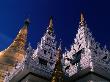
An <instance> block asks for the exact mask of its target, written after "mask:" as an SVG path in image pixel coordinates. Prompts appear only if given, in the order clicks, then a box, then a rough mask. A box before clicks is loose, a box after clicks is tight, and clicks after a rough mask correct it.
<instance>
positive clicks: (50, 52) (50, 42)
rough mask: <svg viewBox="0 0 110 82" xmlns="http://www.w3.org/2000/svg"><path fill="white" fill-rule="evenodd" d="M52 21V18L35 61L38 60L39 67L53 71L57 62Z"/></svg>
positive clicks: (36, 51) (35, 52) (35, 53)
mask: <svg viewBox="0 0 110 82" xmlns="http://www.w3.org/2000/svg"><path fill="white" fill-rule="evenodd" d="M52 21H53V20H52V17H50V22H49V26H48V28H47V31H46V33H45V34H44V36H43V37H42V38H41V42H40V43H39V44H38V46H37V49H36V50H35V51H34V54H33V59H34V60H36V61H37V63H38V64H39V65H41V66H43V67H45V68H48V69H51V70H53V69H54V66H55V60H56V54H55V52H56V42H55V34H54V31H53V23H52Z"/></svg>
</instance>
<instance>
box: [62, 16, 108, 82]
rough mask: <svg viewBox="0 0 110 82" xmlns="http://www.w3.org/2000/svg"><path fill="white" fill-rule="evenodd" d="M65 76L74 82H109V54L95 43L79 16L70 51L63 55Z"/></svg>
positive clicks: (82, 18) (83, 20) (82, 17)
mask: <svg viewBox="0 0 110 82" xmlns="http://www.w3.org/2000/svg"><path fill="white" fill-rule="evenodd" d="M63 57H64V61H65V62H64V63H65V66H64V69H65V73H66V75H67V76H69V77H70V78H71V80H72V81H75V82H99V81H104V82H109V81H110V77H109V76H110V52H109V51H108V50H107V49H106V48H101V47H100V44H99V43H98V42H95V40H94V38H93V37H92V34H91V32H90V31H89V29H88V28H87V24H86V21H85V19H84V16H83V14H81V18H80V22H79V28H78V33H77V34H76V38H75V39H74V43H73V45H71V50H70V51H66V52H65V53H64V54H63Z"/></svg>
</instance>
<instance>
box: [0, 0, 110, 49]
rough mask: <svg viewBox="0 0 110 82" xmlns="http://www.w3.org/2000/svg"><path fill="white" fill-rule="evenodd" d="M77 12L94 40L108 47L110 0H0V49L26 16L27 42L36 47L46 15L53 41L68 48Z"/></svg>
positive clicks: (109, 38)
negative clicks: (51, 27)
mask: <svg viewBox="0 0 110 82" xmlns="http://www.w3.org/2000/svg"><path fill="white" fill-rule="evenodd" d="M81 12H83V14H84V16H85V19H86V22H87V25H88V28H90V31H91V32H92V34H93V37H94V38H95V40H96V41H97V42H100V43H101V45H102V46H104V45H105V44H106V45H107V48H109V49H110V0H0V50H3V49H5V48H7V47H8V46H9V45H10V44H11V43H12V41H13V39H14V38H15V37H16V35H17V34H18V31H19V30H20V29H21V28H22V26H23V24H24V20H25V19H26V18H29V19H30V21H31V23H30V27H29V29H28V30H29V33H28V41H29V42H30V43H31V45H32V47H33V48H36V47H37V43H38V42H39V41H40V39H41V37H42V36H43V35H44V33H45V31H46V28H47V27H48V24H49V18H50V16H53V24H54V31H55V34H56V38H57V41H59V40H60V38H61V39H62V42H63V48H64V47H67V49H70V45H71V44H72V43H73V39H74V37H75V34H76V33H77V29H78V24H79V20H80V13H81Z"/></svg>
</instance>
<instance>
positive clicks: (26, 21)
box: [24, 18, 30, 26]
mask: <svg viewBox="0 0 110 82" xmlns="http://www.w3.org/2000/svg"><path fill="white" fill-rule="evenodd" d="M29 23H30V20H29V18H27V19H26V20H25V22H24V24H25V25H26V26H29Z"/></svg>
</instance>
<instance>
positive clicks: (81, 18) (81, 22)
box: [80, 13, 85, 26]
mask: <svg viewBox="0 0 110 82" xmlns="http://www.w3.org/2000/svg"><path fill="white" fill-rule="evenodd" d="M84 24H85V22H84V15H83V13H81V17H80V25H81V26H84Z"/></svg>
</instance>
